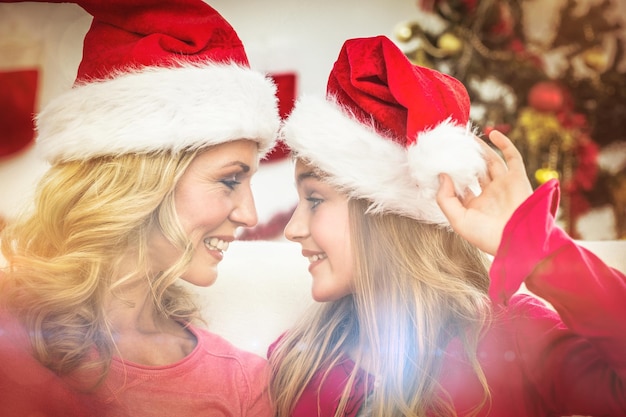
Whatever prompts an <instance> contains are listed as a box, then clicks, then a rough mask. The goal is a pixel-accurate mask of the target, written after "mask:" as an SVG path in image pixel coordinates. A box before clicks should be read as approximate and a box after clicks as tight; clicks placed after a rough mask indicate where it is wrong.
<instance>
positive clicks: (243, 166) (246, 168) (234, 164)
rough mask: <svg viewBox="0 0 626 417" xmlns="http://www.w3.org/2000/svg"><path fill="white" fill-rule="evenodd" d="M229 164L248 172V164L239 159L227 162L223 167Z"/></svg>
mask: <svg viewBox="0 0 626 417" xmlns="http://www.w3.org/2000/svg"><path fill="white" fill-rule="evenodd" d="M231 166H238V167H240V168H241V170H242V171H243V172H249V171H250V166H249V165H248V164H244V163H243V162H240V161H233V162H229V163H228V164H226V165H224V166H223V168H228V167H231Z"/></svg>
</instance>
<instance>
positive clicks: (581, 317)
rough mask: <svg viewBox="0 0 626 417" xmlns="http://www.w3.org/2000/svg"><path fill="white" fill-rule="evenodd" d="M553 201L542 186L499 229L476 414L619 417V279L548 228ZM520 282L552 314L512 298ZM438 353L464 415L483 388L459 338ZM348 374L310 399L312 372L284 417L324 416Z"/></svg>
mask: <svg viewBox="0 0 626 417" xmlns="http://www.w3.org/2000/svg"><path fill="white" fill-rule="evenodd" d="M557 204H558V183H557V182H556V181H551V182H548V183H546V184H544V185H543V186H542V187H540V188H539V189H538V190H537V191H536V192H535V193H534V194H533V195H532V196H531V197H529V199H528V200H527V201H525V202H524V204H523V205H522V206H520V207H519V208H518V210H517V211H516V212H515V214H514V215H513V217H512V218H511V220H510V221H509V222H508V224H507V226H506V228H505V230H504V234H503V238H502V242H501V245H500V247H499V250H498V253H497V254H496V257H495V258H494V262H493V264H492V267H491V271H490V276H491V287H490V291H489V293H490V296H491V298H492V300H493V302H494V313H495V314H494V316H495V317H496V319H495V322H494V323H493V326H492V327H491V328H490V329H489V330H488V331H487V332H486V334H485V336H484V337H483V338H482V339H481V342H480V343H479V346H478V359H479V362H480V364H481V366H482V369H483V370H484V372H485V374H486V378H487V381H488V384H489V387H490V389H491V402H490V403H489V404H488V405H487V406H486V407H485V408H484V409H483V410H482V412H481V413H480V414H479V415H480V416H491V417H537V416H566V415H573V414H577V415H594V416H626V354H625V352H626V278H625V276H624V275H623V274H622V273H620V272H619V271H617V270H614V269H611V268H609V267H608V266H606V265H605V264H604V263H603V262H602V261H601V260H600V259H599V258H598V257H596V256H595V255H594V254H592V253H591V252H589V251H587V250H585V249H583V248H581V247H579V246H578V245H576V244H575V242H574V241H572V239H571V238H570V237H568V236H567V235H566V234H565V233H564V232H563V231H562V230H561V229H559V228H558V227H556V226H555V224H554V212H555V209H556V207H557ZM522 282H525V283H526V286H527V288H529V289H530V290H531V291H533V292H534V293H535V294H537V295H538V296H539V297H542V298H543V299H545V300H547V301H549V302H550V303H551V304H552V305H553V306H554V308H555V309H556V310H557V311H558V314H557V313H555V312H554V311H552V310H550V309H548V308H546V307H545V306H544V305H543V303H542V302H541V301H539V300H538V299H536V298H534V297H531V296H528V295H519V294H515V293H516V292H517V290H518V289H519V288H520V285H521V284H522ZM445 356H446V359H445V361H444V364H443V369H442V371H441V375H440V377H439V382H440V383H441V385H442V387H443V389H444V390H445V391H447V392H448V393H449V395H450V398H452V401H453V404H454V407H455V409H456V411H457V413H458V414H459V415H463V414H464V413H465V412H466V411H469V410H471V408H472V406H475V405H477V404H478V401H479V400H480V399H481V397H482V388H481V386H480V385H479V383H478V380H477V378H476V377H475V376H474V375H473V373H472V370H471V368H470V367H469V365H468V364H467V363H466V361H465V360H464V357H463V350H462V347H461V344H460V342H459V340H458V339H453V340H452V342H451V343H450V344H449V345H448V347H447V349H446V351H445ZM353 367H354V362H352V361H351V360H350V359H346V360H345V361H344V362H342V363H341V364H339V365H338V366H337V367H335V368H334V369H332V370H331V373H330V377H329V378H328V379H327V380H326V381H325V383H324V385H323V386H322V387H321V390H320V393H319V398H318V392H317V388H318V386H319V375H320V372H318V374H317V376H316V378H315V379H314V381H313V383H312V384H310V386H309V387H308V388H307V389H306V390H305V392H304V393H303V395H302V397H301V398H300V401H299V403H298V404H297V407H296V410H295V411H294V413H293V417H309V416H328V417H330V416H333V415H334V410H335V409H336V407H337V404H338V400H339V396H340V394H341V392H342V388H343V384H344V383H345V377H346V376H347V375H348V373H349V372H350V371H351V369H352V368H353ZM364 376H365V372H363V371H362V372H361V373H360V375H359V378H358V380H357V384H356V386H355V388H354V390H353V393H352V396H351V398H350V401H349V403H348V408H347V412H346V414H345V415H346V416H351V417H354V416H356V415H357V413H358V411H359V409H360V408H361V406H362V404H363V399H364V394H365V392H366V391H368V390H369V389H371V384H370V386H369V387H367V388H366V387H365V386H364V383H363V380H364V378H363V377H364ZM372 379H373V378H372V377H370V378H368V381H370V383H371V382H372ZM318 400H319V405H320V412H319V413H318V412H317V410H318V407H317V405H318Z"/></svg>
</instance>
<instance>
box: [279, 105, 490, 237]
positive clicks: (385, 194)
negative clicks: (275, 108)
mask: <svg viewBox="0 0 626 417" xmlns="http://www.w3.org/2000/svg"><path fill="white" fill-rule="evenodd" d="M281 138H282V139H283V140H284V141H285V143H286V144H287V145H288V146H289V147H290V148H291V150H292V152H293V153H294V155H295V156H296V157H299V158H304V159H306V160H308V161H311V162H312V163H313V164H314V165H315V166H317V167H318V168H319V169H321V170H322V171H324V172H325V173H328V174H329V178H328V181H329V182H330V183H331V184H333V185H334V186H336V187H338V188H339V189H340V190H342V191H343V192H346V193H347V194H348V195H349V196H350V197H352V198H362V199H367V200H370V201H371V202H372V205H371V206H370V210H369V211H370V212H372V213H382V212H390V213H396V214H400V215H403V216H407V217H411V218H414V219H417V220H420V221H424V222H427V223H434V224H440V225H448V220H447V219H446V217H445V216H444V214H443V212H442V211H441V209H440V208H439V205H438V204H437V202H436V200H435V196H436V193H437V190H438V188H439V180H438V175H439V174H440V173H442V172H445V173H448V174H450V176H451V177H452V180H453V182H454V184H455V189H456V190H457V193H459V194H461V193H462V192H463V191H464V190H465V189H466V188H467V187H471V188H473V191H474V192H479V190H477V189H476V188H477V187H478V178H479V176H481V175H483V174H484V172H485V170H486V165H485V161H484V159H483V156H482V150H481V148H480V145H479V144H478V143H477V142H476V141H475V140H474V137H473V132H472V131H471V129H470V127H469V126H459V125H455V124H454V123H452V122H451V121H450V120H446V121H444V122H442V123H441V124H440V125H438V126H435V127H434V128H433V129H431V130H429V131H426V132H422V133H420V134H419V136H418V138H417V143H416V144H415V145H412V146H410V147H409V149H406V148H405V147H404V146H402V145H400V144H398V143H396V142H394V141H392V140H391V139H389V138H384V137H382V136H380V135H379V134H378V133H377V132H376V131H375V129H374V128H373V127H371V126H365V125H364V124H362V123H360V122H359V121H358V120H357V119H356V118H355V117H354V116H352V115H351V114H350V112H349V110H347V109H345V108H342V107H341V106H340V105H339V104H337V103H336V102H334V101H332V100H323V99H320V98H316V97H307V96H304V97H302V98H301V99H300V100H298V102H297V103H296V106H295V108H294V110H293V111H292V112H291V115H290V116H289V118H288V119H287V121H286V122H285V124H284V125H283V127H282V129H281Z"/></svg>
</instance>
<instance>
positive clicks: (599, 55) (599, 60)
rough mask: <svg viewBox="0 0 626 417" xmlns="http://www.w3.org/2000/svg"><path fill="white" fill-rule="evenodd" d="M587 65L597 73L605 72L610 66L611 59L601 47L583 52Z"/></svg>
mask: <svg viewBox="0 0 626 417" xmlns="http://www.w3.org/2000/svg"><path fill="white" fill-rule="evenodd" d="M583 61H584V62H585V65H587V66H588V67H589V68H591V69H592V70H594V71H597V72H600V73H601V72H604V71H605V70H606V69H607V67H608V66H609V58H608V57H607V56H606V53H605V52H604V50H603V49H602V48H601V47H598V46H596V47H593V48H589V49H587V50H586V51H585V52H583Z"/></svg>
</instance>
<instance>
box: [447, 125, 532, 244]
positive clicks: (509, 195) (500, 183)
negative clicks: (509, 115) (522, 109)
mask: <svg viewBox="0 0 626 417" xmlns="http://www.w3.org/2000/svg"><path fill="white" fill-rule="evenodd" d="M489 139H490V140H491V142H492V143H493V144H494V145H495V146H496V147H497V148H498V149H500V151H501V152H502V155H503V158H504V159H503V158H502V157H500V155H499V154H498V153H497V152H496V151H495V150H494V149H492V148H491V147H490V146H489V145H487V144H486V143H484V142H482V141H481V144H482V146H483V152H484V157H485V161H486V163H487V174H486V176H485V177H484V178H481V180H480V185H481V188H482V193H480V194H479V195H478V196H475V195H474V194H473V193H472V192H471V191H468V192H467V194H466V195H465V196H462V197H459V196H457V195H455V192H454V186H453V184H452V180H451V179H450V177H449V176H448V175H446V174H441V176H440V180H441V185H440V187H439V191H438V192H437V203H438V204H439V207H441V210H442V211H443V213H444V214H445V216H446V217H447V218H448V221H449V222H450V226H452V228H453V229H454V230H455V231H456V232H457V233H458V234H459V235H461V236H463V237H464V238H465V239H467V240H468V241H469V242H470V243H472V244H473V245H476V246H477V247H478V248H479V249H481V250H482V251H484V252H487V253H489V254H491V255H495V254H496V252H497V250H498V247H499V246H500V241H501V240H502V232H503V231H504V227H505V226H506V224H507V222H508V221H509V219H510V218H511V216H512V215H513V212H515V210H516V209H517V208H518V207H519V205H520V204H522V203H523V202H524V201H525V200H526V199H527V198H528V196H530V195H531V194H532V192H533V189H532V186H531V185H530V181H529V180H528V177H527V175H526V168H525V167H524V161H523V160H522V156H521V155H520V153H519V151H518V150H517V148H515V146H514V145H513V143H512V142H511V141H510V140H509V138H507V137H506V136H504V135H503V134H502V133H500V132H498V131H496V130H494V131H492V132H491V133H490V134H489Z"/></svg>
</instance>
